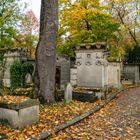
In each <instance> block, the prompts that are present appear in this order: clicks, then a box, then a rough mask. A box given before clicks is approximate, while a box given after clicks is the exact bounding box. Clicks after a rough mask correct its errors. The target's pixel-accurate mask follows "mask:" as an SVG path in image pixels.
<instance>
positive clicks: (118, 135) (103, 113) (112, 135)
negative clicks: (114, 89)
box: [51, 88, 140, 140]
mask: <svg viewBox="0 0 140 140" xmlns="http://www.w3.org/2000/svg"><path fill="white" fill-rule="evenodd" d="M51 139H52V140H56V139H60V140H63V139H64V140H94V139H95V140H140V88H135V89H129V90H127V91H123V92H121V93H120V94H119V95H118V96H117V98H116V99H115V100H113V101H112V102H110V103H109V104H108V105H107V106H106V107H105V108H103V109H102V110H100V111H99V112H97V113H96V114H93V115H91V116H89V117H88V118H86V119H84V120H83V121H81V122H79V123H77V124H75V125H73V126H71V127H69V128H67V129H65V130H63V131H60V132H59V133H58V134H57V135H53V136H52V138H51Z"/></svg>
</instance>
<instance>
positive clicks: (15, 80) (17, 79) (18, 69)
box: [10, 62, 34, 89]
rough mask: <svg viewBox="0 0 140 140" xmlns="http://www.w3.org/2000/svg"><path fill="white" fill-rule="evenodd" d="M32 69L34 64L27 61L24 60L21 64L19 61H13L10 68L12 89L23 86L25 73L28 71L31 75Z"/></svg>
mask: <svg viewBox="0 0 140 140" xmlns="http://www.w3.org/2000/svg"><path fill="white" fill-rule="evenodd" d="M33 71H34V66H33V65H32V64H31V63H29V62H25V63H23V64H21V62H14V63H13V65H12V66H11V68H10V73H11V87H12V88H13V89H15V88H17V87H24V85H25V76H26V74H27V73H30V74H31V75H32V73H33Z"/></svg>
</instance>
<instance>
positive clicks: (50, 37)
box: [35, 0, 58, 103]
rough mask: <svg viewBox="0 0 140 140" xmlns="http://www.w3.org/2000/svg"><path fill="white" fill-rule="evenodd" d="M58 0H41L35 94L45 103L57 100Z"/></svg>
mask: <svg viewBox="0 0 140 140" xmlns="http://www.w3.org/2000/svg"><path fill="white" fill-rule="evenodd" d="M57 33H58V0H41V14H40V37H39V43H38V46H37V50H36V63H35V65H36V70H35V95H36V97H38V98H39V99H40V101H43V102H45V103H52V102H54V101H55V98H54V92H55V72H56V45H57Z"/></svg>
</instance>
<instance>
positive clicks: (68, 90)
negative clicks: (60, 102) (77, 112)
mask: <svg viewBox="0 0 140 140" xmlns="http://www.w3.org/2000/svg"><path fill="white" fill-rule="evenodd" d="M72 90H73V88H72V85H71V84H70V83H68V84H67V87H66V90H65V93H64V94H65V95H64V99H65V102H66V104H68V103H70V102H71V101H72Z"/></svg>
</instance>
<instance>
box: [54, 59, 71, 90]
mask: <svg viewBox="0 0 140 140" xmlns="http://www.w3.org/2000/svg"><path fill="white" fill-rule="evenodd" d="M56 65H57V66H59V67H60V84H61V85H60V89H61V90H64V89H65V86H66V85H67V83H68V82H70V59H69V58H68V57H57V63H56Z"/></svg>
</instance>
